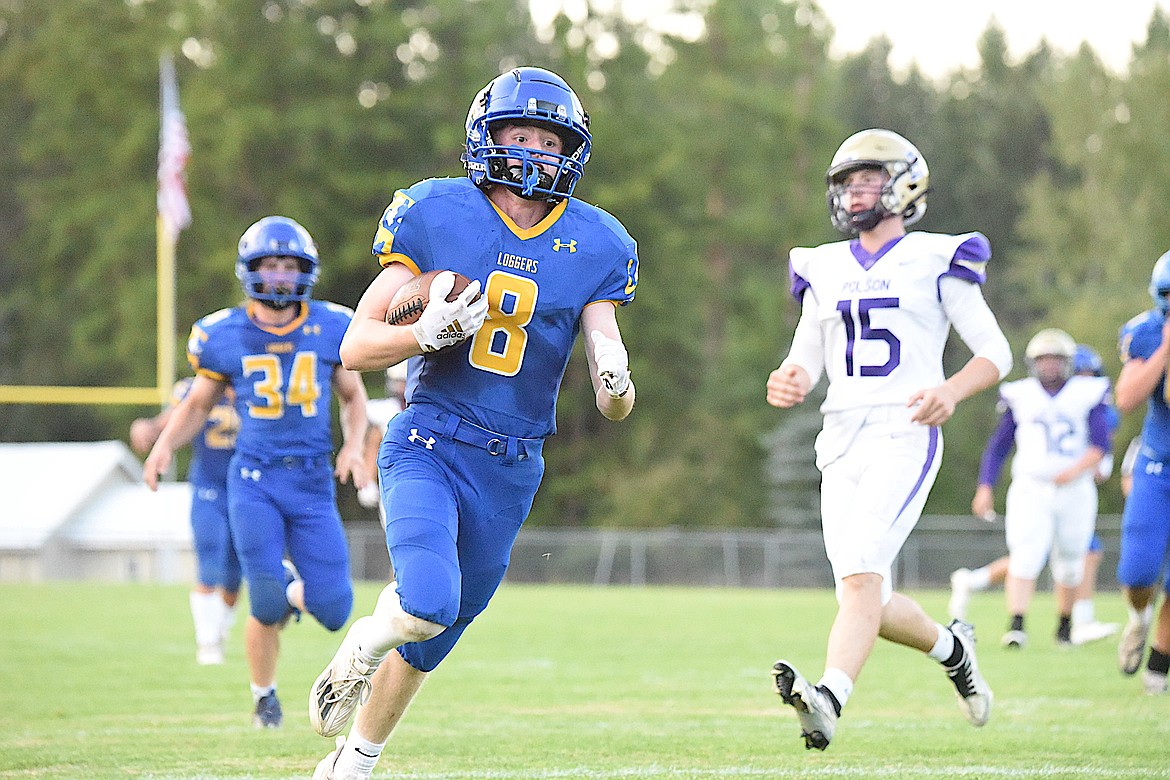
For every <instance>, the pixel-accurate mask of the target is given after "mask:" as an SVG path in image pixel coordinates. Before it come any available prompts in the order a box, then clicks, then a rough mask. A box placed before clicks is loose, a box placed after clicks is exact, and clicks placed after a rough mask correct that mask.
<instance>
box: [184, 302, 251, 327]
mask: <svg viewBox="0 0 1170 780" xmlns="http://www.w3.org/2000/svg"><path fill="white" fill-rule="evenodd" d="M237 311H240V308H239V307H238V306H237V307H231V308H227V309H220V310H219V311H214V312H212V313H211V314H208V315H207V316H205V317H201V318H200V319H199V321H198V322H196V323H195V325H196V327H199V328H201V329H202V330H207V329H208V328H212V327H215V326H216V325H218V324H219V323H221V322H223V321H224V320H226V319H228V318H229V317H231V316H232V314H234V313H236V312H237Z"/></svg>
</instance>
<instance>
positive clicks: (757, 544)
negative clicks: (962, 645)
mask: <svg viewBox="0 0 1170 780" xmlns="http://www.w3.org/2000/svg"><path fill="white" fill-rule="evenodd" d="M1120 522H1121V518H1120V516H1118V515H1104V516H1102V517H1100V518H1098V521H1097V531H1098V534H1099V535H1100V537H1101V541H1102V545H1103V556H1102V563H1101V576H1100V581H1099V588H1100V589H1102V590H1112V589H1116V587H1117V584H1116V580H1115V578H1114V576H1113V575H1112V572H1113V571H1114V570H1115V569H1116V567H1117V551H1118V538H1119V535H1120ZM346 530H347V533H348V534H349V539H350V554H351V566H352V570H353V575H354V577H355V578H357V579H364V580H381V581H388V580H389V579H391V567H390V560H389V557H388V556H387V554H386V544H385V539H384V537H383V535H382V529H381V528H380V527H379V526H378V525H377V524H372V523H362V524H356V523H355V524H351V525H349V526H347V529H346ZM1006 552H1007V546H1006V544H1005V543H1004V536H1003V523H1002V521H1000V522H996V523H984V522H982V521H979V520H976V519H974V518H971V517H967V516H944V515H928V516H924V517H923V518H922V519H921V520H920V521H919V523H918V527H917V528H915V530H914V532H913V533H912V534H911V535H910V538H909V539H908V540H907V542H906V544H905V546H903V548H902V553H901V555H900V556H899V557H898V560H897V562H896V564H895V571H894V576H895V578H896V581H897V586H898V587H900V588H909V589H914V588H942V587H949V577H950V573H951V572H952V571H954V570H955V569H957V568H959V567H963V566H966V567H968V568H974V567H976V566H981V565H983V564H985V563H989V562H990V561H992V560H995V559H996V558H998V557H999V556H1001V555H1003V554H1005V553H1006ZM507 580H508V581H509V582H523V583H581V584H593V585H687V586H706V587H749V588H784V587H800V588H809V587H826V588H829V587H832V586H833V578H832V574H831V572H830V570H829V564H828V561H827V560H826V558H825V547H824V543H823V542H822V541H821V533H820V531H819V530H814V529H805V528H793V529H782V528H781V529H775V530H745V529H728V530H685V531H684V530H675V529H662V530H625V529H623V530H609V529H551V528H531V529H525V530H522V531H521V532H520V536H519V538H518V539H517V540H516V545H515V547H514V548H513V550H512V563H511V565H510V567H509V569H508V576H507ZM1038 584H1039V586H1040V587H1041V588H1048V587H1051V581H1050V580H1049V579H1048V574H1047V572H1045V573H1044V574H1042V575H1041V579H1040V582H1039V583H1038Z"/></svg>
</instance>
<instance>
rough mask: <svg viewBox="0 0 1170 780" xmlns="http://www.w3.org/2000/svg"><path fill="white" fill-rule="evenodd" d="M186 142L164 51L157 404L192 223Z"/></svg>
mask: <svg viewBox="0 0 1170 780" xmlns="http://www.w3.org/2000/svg"><path fill="white" fill-rule="evenodd" d="M190 154H191V146H190V143H189V142H188V140H187V121H186V119H185V118H184V117H183V112H182V110H181V109H180V108H179V83H178V80H177V79H176V78H175V64H174V62H173V61H172V60H171V56H170V54H169V53H163V54H162V55H161V56H160V57H159V153H158V216H157V218H156V219H155V231H156V236H157V240H156V248H155V249H156V251H155V254H156V266H157V276H158V287H157V311H158V322H157V331H158V332H157V334H156V337H155V342H156V344H157V355H156V359H157V361H158V366H157V382H158V393H159V403H160V404H161V403H164V402H165V401H166V399H167V398H168V397H169V396H170V393H171V388H172V387H173V386H174V384H175V333H176V331H177V327H178V323H177V320H176V313H175V308H176V307H175V297H176V293H175V276H176V274H175V249H176V245H177V244H178V241H179V231H181V230H182V229H183V228H185V227H187V226H188V225H190V224H191V209H190V206H189V204H188V202H187V192H186V181H185V179H184V169H185V168H186V166H187V158H188V157H189V156H190Z"/></svg>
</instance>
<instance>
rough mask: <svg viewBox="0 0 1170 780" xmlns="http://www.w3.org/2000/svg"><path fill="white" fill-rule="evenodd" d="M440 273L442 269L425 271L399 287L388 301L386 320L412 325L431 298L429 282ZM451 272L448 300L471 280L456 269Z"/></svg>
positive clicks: (396, 323)
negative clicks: (451, 283) (452, 278)
mask: <svg viewBox="0 0 1170 780" xmlns="http://www.w3.org/2000/svg"><path fill="white" fill-rule="evenodd" d="M441 273H443V271H442V270H438V271H427V272H426V273H424V274H419V275H418V276H416V277H414V278H413V279H411V280H410V281H408V282H407V283H406V284H404V285H402V286H401V287H399V288H398V292H396V293H394V298H393V299H392V300H391V301H390V306H389V307H388V308H387V309H386V322H388V323H390V324H391V325H413V324H414V323H416V322H418V318H419V317H421V316H422V313H423V309H425V308H426V307H427V303H428V302H429V301H430V299H431V298H430V291H431V282H433V281H434V280H435V277H436V276H438V275H439V274H441ZM452 273H454V274H455V285H454V286H453V287H452V288H451V294H450V295H448V296H447V300H448V301H453V300H455V298H456V297H457V296H458V295H459V293H461V292H463V289H464V288H465V287H467V285H469V284H471V280H470V279H468V278H467V277H466V276H464V275H463V274H461V273H459V272H458V271H452ZM476 297H477V298H478V297H479V296H476Z"/></svg>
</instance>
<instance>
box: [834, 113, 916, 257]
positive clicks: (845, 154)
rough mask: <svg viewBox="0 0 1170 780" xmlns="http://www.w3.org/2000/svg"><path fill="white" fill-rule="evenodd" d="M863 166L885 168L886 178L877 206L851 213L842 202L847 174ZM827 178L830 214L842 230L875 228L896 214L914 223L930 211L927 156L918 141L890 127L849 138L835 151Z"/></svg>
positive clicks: (860, 230) (908, 223) (852, 232)
mask: <svg viewBox="0 0 1170 780" xmlns="http://www.w3.org/2000/svg"><path fill="white" fill-rule="evenodd" d="M863 168H871V169H875V170H880V171H884V172H885V174H886V181H885V183H884V184H883V185H882V193H881V197H880V198H879V200H878V203H877V205H876V206H874V208H872V209H867V210H865V211H862V212H858V213H856V214H851V213H849V211H848V210H847V209H846V208H845V207H844V206H843V204H842V196H843V195H844V194H845V186H844V182H845V178H846V177H847V176H848V175H849V174H850V173H852V172H853V171H856V170H860V169H863ZM825 180H826V182H827V183H828V185H829V192H828V200H829V218H830V219H832V221H833V227H835V228H837V229H838V230H840V231H841V232H842V233H847V234H849V235H856V234H857V233H860V232H862V231H865V230H872V229H873V228H874V227H876V226H877V224H878V223H879V222H881V221H882V220H883V219H885V218H886V217H890V216H894V215H896V214H898V215H901V216H902V218H903V219H904V220H905V223H906V224H907V225H913V224H914V223H915V222H917V221H918V220H920V219H922V215H923V214H925V213H926V193H927V191H928V190H929V189H930V170H929V169H928V168H927V166H926V160H924V159H923V158H922V154H921V153H919V151H918V149H916V148H915V146H914V144H912V143H910V142H909V141H907V140H906V139H905V138H903V137H902V136H900V135H898V134H897V133H894V132H891V131H889V130H880V129H876V128H875V129H870V130H862V131H861V132H860V133H854V134H853V135H851V136H849V137H848V138H846V139H845V142H844V143H843V144H841V147H840V148H839V149H838V150H837V153H836V154H834V155H833V161H832V163H830V165H829V171H828V173H826V174H825Z"/></svg>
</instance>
